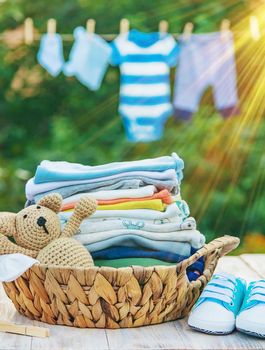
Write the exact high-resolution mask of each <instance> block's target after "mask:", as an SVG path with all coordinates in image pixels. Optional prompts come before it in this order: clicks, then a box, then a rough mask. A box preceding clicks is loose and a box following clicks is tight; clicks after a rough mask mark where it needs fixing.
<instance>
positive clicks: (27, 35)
mask: <svg viewBox="0 0 265 350" xmlns="http://www.w3.org/2000/svg"><path fill="white" fill-rule="evenodd" d="M95 26H96V21H95V20H94V19H89V20H88V21H87V23H86V29H87V32H88V33H89V34H93V33H95ZM168 26H169V25H168V22H167V21H165V20H162V21H160V22H159V25H158V31H159V32H160V33H167V32H168ZM56 27H57V22H56V20H55V19H54V18H50V19H49V20H48V21H47V33H50V34H54V33H56ZM129 28H130V23H129V20H128V19H126V18H123V19H121V21H120V31H119V33H117V34H100V33H97V34H98V35H100V36H101V37H102V38H103V39H105V40H106V41H111V40H114V39H115V38H116V37H117V35H119V34H122V33H126V32H128V31H129ZM193 29H194V25H193V23H191V22H188V23H186V24H185V26H184V30H183V32H182V33H170V34H171V35H172V36H173V37H174V38H176V39H177V38H178V37H179V36H180V35H183V36H184V37H185V38H186V39H188V38H189V37H190V36H191V34H192V32H193ZM249 30H250V35H251V36H252V38H253V39H254V40H259V39H260V37H261V30H260V26H259V21H258V19H257V17H255V16H251V17H250V19H249ZM229 31H230V21H229V20H228V19H223V20H222V22H221V25H220V32H221V33H222V34H223V35H224V36H226V35H227V33H228V32H229ZM233 33H234V34H238V35H241V34H242V33H243V32H239V31H236V32H235V31H233ZM42 35H43V34H42V33H39V32H36V29H35V28H34V24H33V20H32V18H26V20H25V22H24V42H25V44H28V45H30V44H32V43H33V42H34V41H40V39H41V37H42ZM60 35H61V37H62V40H63V41H73V40H74V36H73V34H60ZM3 37H4V35H1V34H0V40H1V39H2V38H3Z"/></svg>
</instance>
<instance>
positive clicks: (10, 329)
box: [0, 321, 50, 338]
mask: <svg viewBox="0 0 265 350" xmlns="http://www.w3.org/2000/svg"><path fill="white" fill-rule="evenodd" d="M0 332H6V333H14V334H22V335H29V336H31V337H39V338H46V337H49V336H50V331H49V329H47V328H43V327H36V326H24V325H20V324H15V323H11V322H3V321H0Z"/></svg>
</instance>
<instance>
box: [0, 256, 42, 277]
mask: <svg viewBox="0 0 265 350" xmlns="http://www.w3.org/2000/svg"><path fill="white" fill-rule="evenodd" d="M36 263H38V261H37V260H35V259H33V258H31V257H29V256H27V255H23V254H19V253H18V254H6V255H1V256H0V282H11V281H14V280H15V279H17V278H18V277H19V276H21V275H23V273H24V272H25V271H27V270H28V269H29V268H30V267H31V266H32V265H34V264H36Z"/></svg>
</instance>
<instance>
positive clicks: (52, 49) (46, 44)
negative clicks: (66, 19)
mask: <svg viewBox="0 0 265 350" xmlns="http://www.w3.org/2000/svg"><path fill="white" fill-rule="evenodd" d="M37 60H38V62H39V64H40V65H41V66H42V67H43V68H45V69H46V70H47V71H48V72H49V73H50V74H51V75H52V76H54V77H55V76H57V75H58V74H59V73H60V72H61V70H62V68H63V65H64V57H63V44H62V38H61V36H60V35H59V34H57V33H55V34H49V33H48V34H44V35H43V36H42V38H41V42H40V48H39V51H38V54H37Z"/></svg>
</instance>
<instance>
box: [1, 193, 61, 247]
mask: <svg viewBox="0 0 265 350" xmlns="http://www.w3.org/2000/svg"><path fill="white" fill-rule="evenodd" d="M61 204H62V197H61V196H60V195H59V194H57V193H54V194H51V195H47V196H45V197H43V198H42V199H41V200H40V201H39V202H38V203H37V204H36V205H31V206H29V207H27V208H25V209H23V210H21V211H20V212H19V213H17V214H14V213H1V214H0V233H2V234H4V235H6V236H13V237H14V238H15V241H16V243H17V244H18V245H19V246H21V247H23V248H27V249H32V250H37V251H39V250H41V249H42V248H44V247H45V246H47V245H48V244H49V243H50V242H51V241H53V240H54V239H56V238H58V237H59V236H60V235H61V227H60V220H59V217H58V216H57V213H58V212H59V211H60V208H61Z"/></svg>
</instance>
